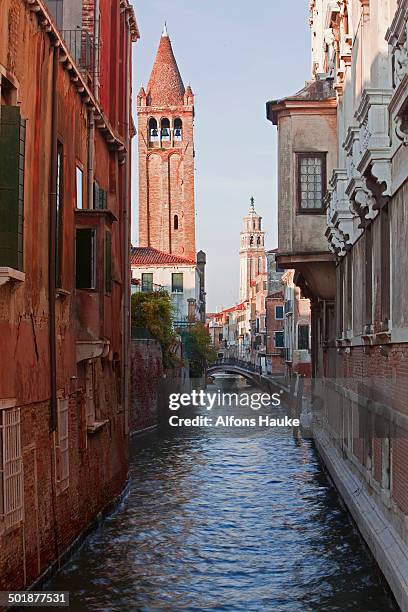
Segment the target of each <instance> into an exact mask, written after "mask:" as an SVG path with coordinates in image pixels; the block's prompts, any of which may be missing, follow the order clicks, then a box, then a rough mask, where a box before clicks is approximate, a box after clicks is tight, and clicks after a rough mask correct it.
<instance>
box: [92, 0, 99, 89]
mask: <svg viewBox="0 0 408 612" xmlns="http://www.w3.org/2000/svg"><path fill="white" fill-rule="evenodd" d="M99 7H100V0H95V13H94V50H95V51H94V52H95V57H94V69H93V93H94V96H95V98H96V99H97V100H98V99H99V64H100V53H99V26H100V17H99V13H100V8H99Z"/></svg>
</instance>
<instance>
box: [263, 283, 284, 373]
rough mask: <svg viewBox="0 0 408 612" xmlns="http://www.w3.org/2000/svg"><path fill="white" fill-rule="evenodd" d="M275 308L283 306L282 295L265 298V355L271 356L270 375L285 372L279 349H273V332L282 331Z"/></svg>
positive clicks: (281, 323) (281, 322)
mask: <svg viewBox="0 0 408 612" xmlns="http://www.w3.org/2000/svg"><path fill="white" fill-rule="evenodd" d="M276 306H284V299H283V293H282V294H281V295H280V296H277V297H271V296H269V297H267V298H266V300H265V308H266V353H267V354H268V355H271V359H272V374H282V373H283V372H284V371H285V361H284V357H283V356H282V355H281V352H280V351H281V349H277V348H276V347H275V331H283V330H284V320H276V316H275V314H276V311H275V309H276Z"/></svg>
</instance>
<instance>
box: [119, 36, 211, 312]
mask: <svg viewBox="0 0 408 612" xmlns="http://www.w3.org/2000/svg"><path fill="white" fill-rule="evenodd" d="M137 113H138V147H139V241H138V247H136V248H134V249H133V250H132V255H131V258H132V274H133V278H134V279H136V280H137V279H139V277H140V280H142V277H143V278H145V279H150V278H153V281H152V283H154V284H157V285H162V286H163V287H165V288H166V289H167V290H168V291H169V293H170V294H171V298H172V302H173V305H174V308H175V314H174V317H175V322H178V324H183V322H186V320H187V318H188V317H191V316H193V315H194V317H195V318H196V319H197V320H200V321H202V322H205V302H206V293H205V265H206V255H205V253H204V252H203V251H199V252H198V253H197V254H196V250H195V249H196V246H195V244H196V241H195V195H194V95H193V92H192V90H191V87H190V86H188V87H187V88H185V87H184V83H183V80H182V78H181V75H180V71H179V69H178V66H177V62H176V59H175V57H174V53H173V48H172V45H171V42H170V38H169V35H168V32H167V28H166V27H165V28H164V30H163V33H162V36H161V39H160V44H159V48H158V51H157V55H156V59H155V61H154V65H153V69H152V72H151V76H150V80H149V83H148V85H147V89H146V90H145V89H144V88H143V87H142V88H141V89H140V91H139V95H138V97H137ZM148 284H149V282H148V281H147V280H146V281H145V282H144V283H143V281H142V285H141V288H142V289H143V288H146V287H147V286H148ZM136 288H137V285H136V286H135V285H134V290H135V289H136ZM192 300H194V302H193V301H192Z"/></svg>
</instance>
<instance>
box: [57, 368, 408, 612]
mask: <svg viewBox="0 0 408 612" xmlns="http://www.w3.org/2000/svg"><path fill="white" fill-rule="evenodd" d="M217 380H218V382H216V384H215V385H212V386H211V387H210V388H209V389H208V390H209V391H215V390H217V388H218V387H219V386H220V385H221V386H222V388H223V390H229V389H228V387H231V385H232V386H235V387H238V388H239V389H240V390H241V391H244V390H245V391H248V390H250V389H249V388H248V387H247V386H246V383H245V382H244V381H243V380H241V379H235V380H233V381H231V380H230V381H227V380H225V379H224V380H220V379H217ZM274 410H276V409H274ZM228 411H229V413H230V414H231V409H227V410H225V412H228ZM202 412H203V413H204V412H205V411H203V410H202ZM233 412H234V414H237V413H238V412H241V413H242V415H244V409H241V410H240V411H238V410H237V409H234V411H233ZM267 412H268V411H265V413H267ZM218 413H220V409H218ZM258 414H259V413H258ZM279 414H280V416H282V415H284V414H285V410H284V409H283V408H282V409H280V413H279ZM246 416H248V409H246ZM251 416H253V414H251ZM48 588H52V589H58V590H67V591H70V592H71V607H72V609H75V610H85V609H87V610H143V611H144V610H160V609H162V610H191V611H193V610H217V611H218V610H220V611H221V610H230V611H233V612H235V611H236V612H238V611H240V610H243V611H244V610H245V611H252V610H253V611H263V610H267V611H277V612H284V611H288V612H294V611H295V610H302V611H313V612H315V611H317V610H322V611H323V610H325V611H326V610H339V611H344V610H355V611H358V612H364V611H370V612H377V611H378V612H386V611H387V610H396V609H397V608H396V607H394V604H393V602H392V600H391V598H390V596H389V595H388V594H387V592H386V591H385V590H384V588H383V586H382V585H381V582H380V579H379V576H378V574H377V571H376V567H375V565H374V563H373V561H372V559H371V557H370V556H369V554H368V553H367V551H366V549H365V546H364V544H363V543H362V541H361V539H360V537H359V535H358V534H357V533H356V531H355V529H354V527H353V525H352V523H351V521H350V519H349V517H348V515H347V513H346V512H345V510H344V509H343V508H342V506H341V505H340V503H339V500H338V497H337V495H336V493H335V491H334V490H333V488H332V487H331V485H330V484H329V482H328V480H327V478H326V476H325V474H324V472H323V471H322V466H321V464H320V461H319V459H318V457H317V455H316V453H315V451H314V450H313V446H312V444H311V442H309V441H300V442H299V441H297V440H295V439H294V438H293V436H292V432H291V430H282V429H280V430H275V429H268V428H263V429H257V430H256V431H254V430H246V431H244V432H243V431H242V430H241V431H236V432H231V431H226V430H222V429H219V430H218V429H217V430H211V429H196V430H190V431H188V430H186V429H177V430H174V429H172V430H171V431H168V430H163V431H161V432H159V433H156V434H152V435H150V436H149V437H146V438H136V439H135V440H134V444H133V449H132V460H131V481H130V487H129V492H128V494H127V496H126V498H125V499H124V501H123V502H122V504H121V506H120V507H119V508H118V510H117V511H116V512H115V513H114V514H113V515H111V516H110V517H108V518H107V519H106V520H105V521H104V524H103V526H102V528H100V529H99V530H98V531H97V532H96V533H95V534H93V536H92V537H91V538H90V539H89V540H88V541H87V543H86V544H85V545H84V546H83V548H82V549H81V550H80V551H79V552H78V553H77V555H76V556H75V557H74V559H73V560H72V561H71V562H70V564H69V565H68V566H66V567H65V568H64V569H63V570H62V571H61V572H60V573H59V575H58V576H56V577H55V578H54V580H53V581H52V582H51V584H50V585H48Z"/></svg>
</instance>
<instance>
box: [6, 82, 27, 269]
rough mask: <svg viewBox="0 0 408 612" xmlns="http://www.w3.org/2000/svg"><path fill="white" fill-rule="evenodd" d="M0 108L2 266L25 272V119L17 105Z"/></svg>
mask: <svg viewBox="0 0 408 612" xmlns="http://www.w3.org/2000/svg"><path fill="white" fill-rule="evenodd" d="M0 76H1V75H0ZM3 94H4V79H2V81H1V95H2V100H3V98H4V95H3ZM0 111H1V112H0V159H1V163H0V193H1V206H0V266H1V267H3V266H4V267H8V268H14V269H15V270H20V271H23V269H24V262H23V236H24V145H25V120H24V119H22V118H21V116H20V109H19V107H18V106H6V105H2V106H1V109H0Z"/></svg>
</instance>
